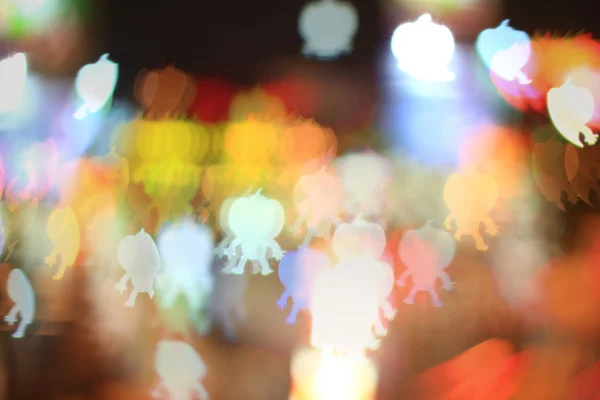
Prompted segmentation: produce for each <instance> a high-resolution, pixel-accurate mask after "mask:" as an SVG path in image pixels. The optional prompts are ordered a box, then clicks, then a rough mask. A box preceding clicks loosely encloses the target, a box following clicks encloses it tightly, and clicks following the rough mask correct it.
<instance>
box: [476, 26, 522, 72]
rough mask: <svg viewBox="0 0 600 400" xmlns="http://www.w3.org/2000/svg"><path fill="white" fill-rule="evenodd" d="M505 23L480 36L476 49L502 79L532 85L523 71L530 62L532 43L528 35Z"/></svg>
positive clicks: (487, 64) (484, 61)
mask: <svg viewBox="0 0 600 400" xmlns="http://www.w3.org/2000/svg"><path fill="white" fill-rule="evenodd" d="M508 23H509V20H505V21H503V22H502V23H501V24H500V25H499V26H497V27H496V28H491V29H486V30H484V31H482V32H481V33H480V34H479V37H478V38H477V42H476V44H475V47H476V49H477V53H478V54H479V57H480V58H481V60H482V61H483V63H484V64H485V65H486V66H487V67H489V68H490V69H491V70H492V71H493V72H494V73H495V74H496V75H498V76H499V77H501V78H502V79H504V80H506V81H508V82H512V81H514V80H518V82H519V83H521V84H528V83H531V80H530V79H529V78H527V76H525V74H524V73H523V72H522V71H521V69H522V68H523V67H524V66H525V65H526V64H527V61H529V56H530V54H531V42H530V40H529V36H528V35H527V33H525V32H522V31H518V30H515V29H513V28H512V27H510V26H509V25H508Z"/></svg>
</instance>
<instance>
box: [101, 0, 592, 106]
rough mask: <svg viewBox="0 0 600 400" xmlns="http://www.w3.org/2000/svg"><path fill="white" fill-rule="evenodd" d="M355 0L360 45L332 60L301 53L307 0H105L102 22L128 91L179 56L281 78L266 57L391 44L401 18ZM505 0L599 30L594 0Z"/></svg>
mask: <svg viewBox="0 0 600 400" xmlns="http://www.w3.org/2000/svg"><path fill="white" fill-rule="evenodd" d="M351 2H352V3H354V4H355V6H356V8H357V10H358V12H359V19H360V26H359V30H358V33H357V36H356V39H355V48H354V52H353V53H352V54H351V55H350V56H348V57H346V58H344V59H342V60H338V61H333V62H329V63H325V64H324V63H318V62H310V61H305V60H303V59H302V57H301V55H300V48H301V45H302V40H301V38H300V36H299V34H298V28H297V26H298V24H297V21H298V15H299V13H300V10H301V9H302V7H303V6H304V5H305V4H306V3H307V2H306V1H304V0H286V1H282V0H248V1H241V0H229V1H197V0H170V1H157V0H146V1H142V0H127V1H122V0H105V1H103V2H101V3H102V4H98V6H99V7H100V10H101V14H103V18H101V19H97V20H96V22H97V23H98V24H99V27H100V31H99V33H100V36H103V37H104V40H105V41H104V48H105V50H106V51H107V52H109V53H110V54H111V57H112V58H113V59H114V60H115V61H117V62H118V63H119V64H120V66H121V77H122V78H124V79H122V80H120V85H119V88H118V94H119V95H125V96H128V95H129V93H128V92H129V90H128V89H127V88H128V87H129V88H130V87H131V86H130V85H129V86H127V83H128V82H131V80H132V79H133V77H135V74H136V72H137V71H139V69H141V68H155V67H160V66H164V65H166V64H175V66H177V67H179V68H181V69H183V70H185V71H187V72H190V73H193V74H195V75H196V76H221V77H223V78H226V79H228V80H231V81H233V82H237V83H240V84H244V85H252V84H256V83H259V82H261V81H264V80H268V79H270V78H276V76H274V75H277V74H278V72H277V71H273V70H272V69H270V70H269V73H266V72H265V65H268V64H269V63H273V62H277V61H280V60H282V59H285V60H286V61H288V62H292V63H296V64H310V65H314V64H320V65H321V68H334V69H336V68H339V69H343V68H345V67H348V66H349V65H356V64H360V65H374V64H375V63H376V59H377V54H378V50H379V49H381V48H382V47H383V46H387V42H389V37H390V35H391V33H392V31H393V28H394V26H393V25H392V26H389V24H387V23H384V22H383V21H384V16H383V13H384V11H383V10H384V5H383V4H382V3H381V2H379V1H375V0H351ZM99 3H100V2H99ZM503 3H504V4H503V6H504V7H503V11H502V14H501V15H500V16H499V18H498V20H499V21H500V20H501V19H502V18H510V19H511V25H512V26H513V27H515V28H517V29H522V30H525V31H528V32H529V33H533V32H535V30H536V29H539V30H542V31H549V30H552V31H559V32H564V33H567V32H569V31H580V30H582V29H584V30H586V31H587V32H593V30H594V28H595V26H596V25H597V18H596V17H595V15H597V14H596V13H595V9H596V8H597V7H596V6H595V5H594V4H595V2H594V1H590V0H573V1H569V2H565V1H562V0H526V1H523V0H504V2H503ZM434 15H435V13H434ZM98 16H99V15H98V14H96V17H98ZM399 17H400V18H401V15H400V16H399ZM397 22H398V23H400V22H402V20H401V19H400V20H398V21H397ZM373 70H374V69H373ZM279 73H281V71H279Z"/></svg>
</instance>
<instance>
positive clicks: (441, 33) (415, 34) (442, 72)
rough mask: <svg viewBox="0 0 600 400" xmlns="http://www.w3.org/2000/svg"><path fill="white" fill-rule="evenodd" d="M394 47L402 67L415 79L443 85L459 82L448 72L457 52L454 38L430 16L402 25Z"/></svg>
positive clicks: (448, 30)
mask: <svg viewBox="0 0 600 400" xmlns="http://www.w3.org/2000/svg"><path fill="white" fill-rule="evenodd" d="M391 47H392V53H393V54H394V57H396V59H397V60H398V68H399V69H400V70H402V71H403V72H405V73H406V74H408V75H410V76H411V77H413V78H415V79H420V80H423V81H442V82H445V81H452V80H454V79H455V76H454V73H453V72H451V71H449V70H448V64H449V63H450V61H451V60H452V57H453V55H454V50H455V44H454V36H453V35H452V32H451V31H450V29H448V28H447V27H446V26H444V25H441V24H437V23H435V22H433V21H432V19H431V15H430V14H423V15H422V16H420V17H419V18H418V19H417V20H416V21H415V22H407V23H404V24H401V25H400V26H398V27H397V28H396V30H395V31H394V33H393V35H392V42H391Z"/></svg>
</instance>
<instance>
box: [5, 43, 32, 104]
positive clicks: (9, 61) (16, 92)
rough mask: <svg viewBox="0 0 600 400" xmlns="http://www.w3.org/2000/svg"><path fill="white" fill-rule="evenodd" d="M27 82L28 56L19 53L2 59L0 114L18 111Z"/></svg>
mask: <svg viewBox="0 0 600 400" xmlns="http://www.w3.org/2000/svg"><path fill="white" fill-rule="evenodd" d="M26 82H27V57H26V56H25V54H24V53H17V54H14V55H12V56H10V57H8V58H5V59H4V60H2V61H0V114H3V113H5V112H10V111H17V110H18V109H19V108H20V106H21V103H22V102H23V97H24V96H23V95H24V93H25V84H26Z"/></svg>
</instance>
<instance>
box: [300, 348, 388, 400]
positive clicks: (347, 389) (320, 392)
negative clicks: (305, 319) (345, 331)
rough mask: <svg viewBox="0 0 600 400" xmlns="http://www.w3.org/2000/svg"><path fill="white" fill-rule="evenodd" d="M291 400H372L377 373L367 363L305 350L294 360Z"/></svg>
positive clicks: (364, 360)
mask: <svg viewBox="0 0 600 400" xmlns="http://www.w3.org/2000/svg"><path fill="white" fill-rule="evenodd" d="M292 380H293V386H292V393H291V394H290V400H332V399H344V400H372V399H375V391H376V387H377V370H376V368H375V366H374V365H373V364H371V363H370V362H369V361H368V360H367V359H352V358H349V357H348V356H342V355H337V354H323V353H320V352H319V351H317V350H312V349H303V350H301V351H299V352H297V353H296V354H294V356H293V358H292Z"/></svg>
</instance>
